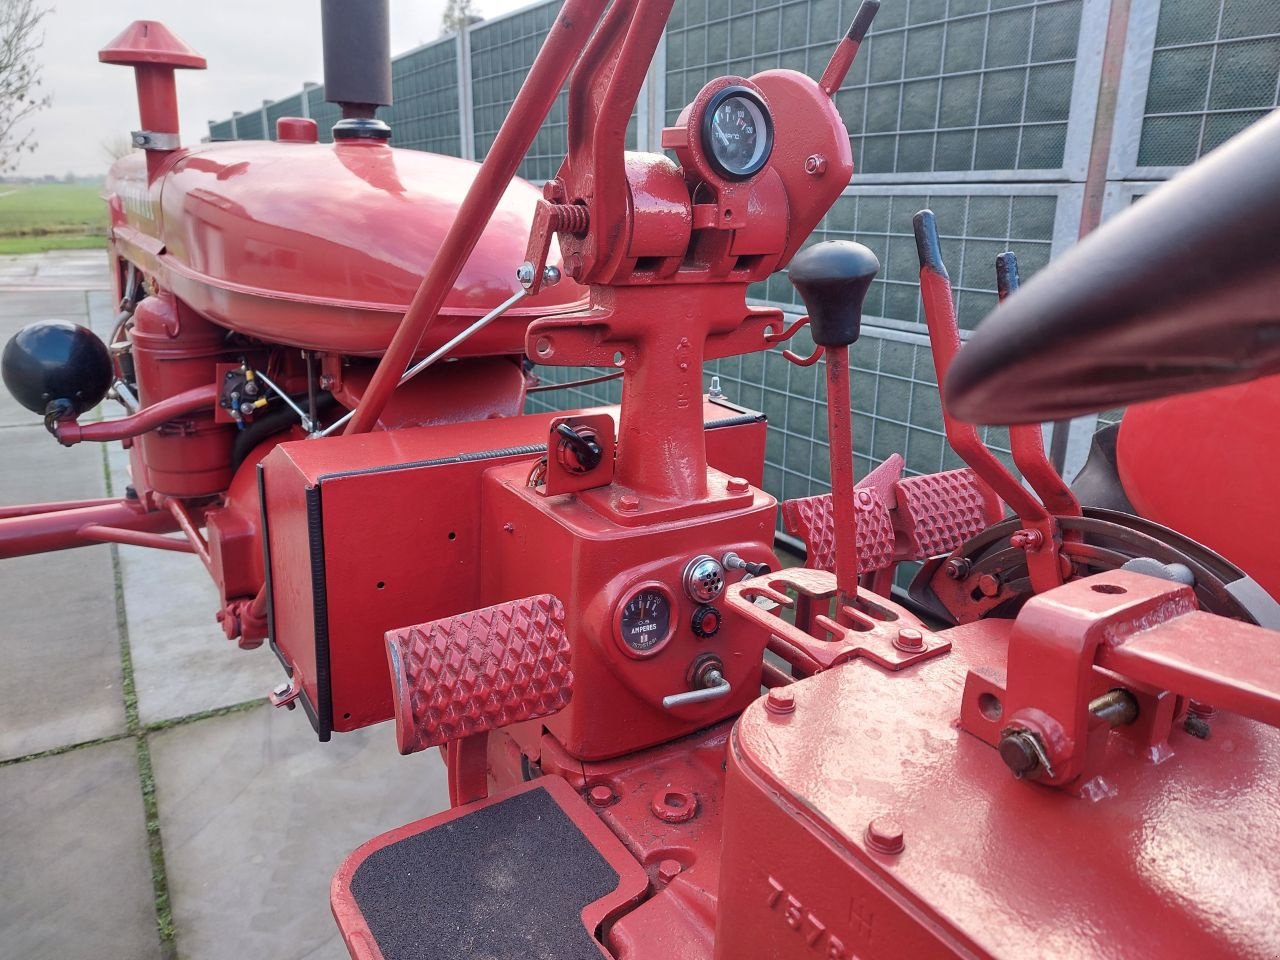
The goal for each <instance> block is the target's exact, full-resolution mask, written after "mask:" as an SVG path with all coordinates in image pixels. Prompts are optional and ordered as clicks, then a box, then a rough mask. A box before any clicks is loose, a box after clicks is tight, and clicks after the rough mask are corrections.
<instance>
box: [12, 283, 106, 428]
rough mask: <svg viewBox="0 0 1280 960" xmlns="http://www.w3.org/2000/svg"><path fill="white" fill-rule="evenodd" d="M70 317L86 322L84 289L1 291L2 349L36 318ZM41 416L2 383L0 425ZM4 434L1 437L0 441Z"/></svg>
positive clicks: (33, 420) (30, 421)
mask: <svg viewBox="0 0 1280 960" xmlns="http://www.w3.org/2000/svg"><path fill="white" fill-rule="evenodd" d="M54 319H56V320H69V321H70V322H72V323H87V321H88V305H87V303H86V301H85V295H84V291H82V290H58V291H44V292H36V293H32V292H28V291H19V292H14V291H12V290H0V349H3V346H4V344H6V343H8V342H9V338H10V337H12V336H13V335H14V334H15V333H17V332H18V331H19V330H20V329H22V328H23V327H25V326H26V325H27V324H28V323H32V322H34V321H36V320H54ZM39 422H40V418H39V417H37V416H36V415H35V414H34V413H32V412H31V411H30V410H28V409H27V408H26V407H23V406H20V405H19V404H18V401H17V400H14V399H13V397H11V396H10V395H9V391H8V390H5V389H4V388H3V387H2V386H0V427H4V426H10V425H18V424H20V425H24V426H31V425H32V424H38V423H39ZM2 443H3V437H0V444H2Z"/></svg>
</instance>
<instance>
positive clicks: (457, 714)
mask: <svg viewBox="0 0 1280 960" xmlns="http://www.w3.org/2000/svg"><path fill="white" fill-rule="evenodd" d="M386 639H387V660H388V664H389V666H390V668H391V683H392V699H393V701H394V704H395V714H396V741H397V744H398V745H399V747H400V752H401V753H406V754H407V753H415V752H416V751H418V750H424V749H426V748H427V747H434V746H439V745H440V744H442V743H447V742H449V741H451V740H460V739H462V738H463V737H469V736H471V735H473V734H477V733H486V732H488V731H490V730H496V729H498V728H499V727H505V726H509V725H511V724H513V723H520V722H522V721H524V720H533V719H535V718H537V717H545V716H549V715H550V714H553V713H555V712H557V711H558V710H560V709H562V708H563V707H564V706H565V704H567V703H568V702H569V699H570V697H571V696H572V694H573V672H572V670H570V667H569V640H568V638H567V637H566V636H565V631H564V604H562V603H561V602H560V600H559V599H558V598H556V597H553V596H552V595H551V594H540V595H538V596H533V597H525V598H524V599H522V600H511V601H508V602H507V603H499V604H495V605H494V606H492V607H485V608H483V609H481V610H472V611H471V612H469V613H462V614H458V615H456V616H452V617H444V618H442V619H440V620H432V621H430V622H429V623H422V624H418V625H417V626H412V627H402V628H400V629H398V630H388V631H387V635H386Z"/></svg>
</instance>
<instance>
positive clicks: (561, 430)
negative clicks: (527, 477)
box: [556, 423, 603, 473]
mask: <svg viewBox="0 0 1280 960" xmlns="http://www.w3.org/2000/svg"><path fill="white" fill-rule="evenodd" d="M556 435H557V436H559V437H560V442H559V443H558V444H557V445H556V458H557V459H558V460H559V461H560V466H562V467H564V468H565V469H566V470H567V471H569V472H570V473H590V472H591V471H592V470H594V469H595V468H596V467H598V466H600V458H601V456H602V455H603V451H601V449H600V444H599V443H597V442H596V434H595V431H594V430H592V429H591V428H590V427H577V428H576V429H575V428H574V427H571V426H570V425H569V424H567V423H561V424H557V426H556Z"/></svg>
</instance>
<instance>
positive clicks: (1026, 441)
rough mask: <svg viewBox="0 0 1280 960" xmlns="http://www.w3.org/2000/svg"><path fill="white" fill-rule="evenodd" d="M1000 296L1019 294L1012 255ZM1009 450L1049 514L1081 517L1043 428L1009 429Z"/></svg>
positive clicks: (1002, 267) (1003, 258)
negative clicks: (1047, 449)
mask: <svg viewBox="0 0 1280 960" xmlns="http://www.w3.org/2000/svg"><path fill="white" fill-rule="evenodd" d="M996 292H997V294H998V295H999V297H1000V302H1001V303H1004V302H1005V301H1006V300H1007V299H1009V297H1010V296H1011V295H1012V294H1014V293H1017V292H1018V258H1017V257H1016V256H1014V254H1013V252H1012V251H1005V252H1004V253H1002V254H1000V255H999V256H997V257H996ZM1009 446H1010V448H1011V451H1012V453H1013V462H1014V465H1015V466H1016V467H1017V468H1018V469H1019V470H1020V471H1021V472H1022V476H1023V477H1024V478H1025V479H1026V481H1027V483H1029V484H1031V489H1032V490H1034V491H1035V492H1036V494H1037V495H1038V496H1039V497H1040V499H1041V501H1043V503H1044V505H1045V507H1046V508H1047V509H1048V511H1049V512H1050V513H1052V514H1054V515H1056V516H1059V517H1079V516H1081V515H1082V514H1081V512H1080V501H1079V500H1077V499H1076V495H1075V494H1074V493H1072V492H1071V488H1070V487H1068V486H1067V484H1066V482H1065V481H1064V480H1063V479H1062V477H1061V476H1060V475H1059V474H1058V471H1057V470H1055V469H1054V468H1053V464H1052V463H1050V462H1049V458H1048V457H1047V456H1045V452H1044V434H1042V433H1041V432H1040V424H1038V423H1024V424H1021V425H1019V426H1016V427H1010V428H1009Z"/></svg>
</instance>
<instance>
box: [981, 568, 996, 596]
mask: <svg viewBox="0 0 1280 960" xmlns="http://www.w3.org/2000/svg"><path fill="white" fill-rule="evenodd" d="M978 590H979V591H981V593H982V595H983V596H984V597H994V596H995V595H996V594H997V593H999V592H1000V578H999V577H997V576H996V575H995V574H992V573H984V574H983V575H982V576H980V577H979V578H978Z"/></svg>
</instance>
